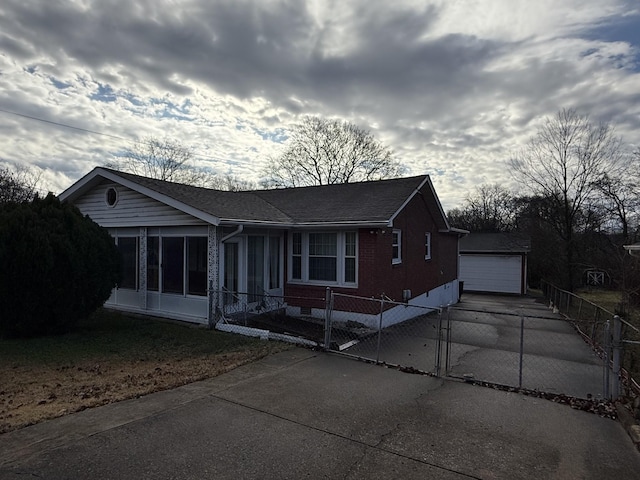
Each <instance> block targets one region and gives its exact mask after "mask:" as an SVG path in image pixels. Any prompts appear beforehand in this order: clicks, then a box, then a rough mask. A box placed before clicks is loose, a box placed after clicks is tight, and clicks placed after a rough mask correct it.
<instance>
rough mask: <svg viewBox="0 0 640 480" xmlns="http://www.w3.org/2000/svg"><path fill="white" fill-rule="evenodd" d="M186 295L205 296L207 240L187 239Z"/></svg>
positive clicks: (202, 238)
mask: <svg viewBox="0 0 640 480" xmlns="http://www.w3.org/2000/svg"><path fill="white" fill-rule="evenodd" d="M187 269H188V271H187V293H189V294H190V295H206V294H207V238H206V237H187Z"/></svg>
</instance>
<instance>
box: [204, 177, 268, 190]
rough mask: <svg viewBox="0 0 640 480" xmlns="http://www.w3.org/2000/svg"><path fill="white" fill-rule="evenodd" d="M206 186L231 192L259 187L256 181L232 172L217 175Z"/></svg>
mask: <svg viewBox="0 0 640 480" xmlns="http://www.w3.org/2000/svg"><path fill="white" fill-rule="evenodd" d="M206 186H207V187H209V188H214V189H216V190H227V191H229V192H242V191H248V190H256V189H257V187H258V186H257V185H256V183H255V182H252V181H251V180H243V179H242V178H240V177H238V176H236V175H233V174H232V173H226V174H224V175H216V176H215V177H212V178H211V179H210V180H209V181H208V182H207V184H206Z"/></svg>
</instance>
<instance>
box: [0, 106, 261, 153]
mask: <svg viewBox="0 0 640 480" xmlns="http://www.w3.org/2000/svg"><path fill="white" fill-rule="evenodd" d="M0 112H3V113H8V114H10V115H15V116H17V117H23V118H28V119H29V120H36V121H38V122H43V123H48V124H50V125H55V126H57V127H64V128H70V129H72V130H78V131H80V132H85V133H92V134H94V135H102V136H103V137H109V138H114V139H116V140H122V141H125V142H131V140H130V139H126V138H123V137H119V136H117V135H112V134H110V133H103V132H97V131H95V130H90V129H88V128H82V127H76V126H73V125H69V124H66V123H61V122H54V121H53V120H46V119H44V118H39V117H34V116H32V115H26V114H24V113H18V112H13V111H11V110H6V109H4V108H0ZM194 156H196V157H199V158H204V159H208V160H214V161H216V162H224V161H225V160H224V159H221V158H217V157H213V156H211V155H204V154H201V153H195V152H194ZM236 162H239V161H238V160H236ZM241 163H250V162H249V161H248V160H246V161H244V162H241Z"/></svg>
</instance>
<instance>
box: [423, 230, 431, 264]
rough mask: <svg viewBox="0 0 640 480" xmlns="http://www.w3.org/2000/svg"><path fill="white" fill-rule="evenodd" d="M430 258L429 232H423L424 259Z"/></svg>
mask: <svg viewBox="0 0 640 480" xmlns="http://www.w3.org/2000/svg"><path fill="white" fill-rule="evenodd" d="M430 258H431V233H429V232H427V233H425V234H424V259H425V260H429V259H430Z"/></svg>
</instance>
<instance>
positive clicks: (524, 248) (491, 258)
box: [460, 233, 531, 295]
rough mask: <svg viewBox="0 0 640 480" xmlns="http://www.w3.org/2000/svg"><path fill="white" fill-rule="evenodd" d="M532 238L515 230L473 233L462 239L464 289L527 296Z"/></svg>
mask: <svg viewBox="0 0 640 480" xmlns="http://www.w3.org/2000/svg"><path fill="white" fill-rule="evenodd" d="M530 251H531V241H530V239H529V238H527V237H525V236H523V235H520V234H515V233H470V234H469V235H467V236H465V237H464V238H462V239H461V240H460V280H461V281H462V282H464V286H463V289H464V291H469V292H488V293H507V294H517V295H524V294H525V293H526V292H527V254H528V253H529V252H530Z"/></svg>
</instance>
